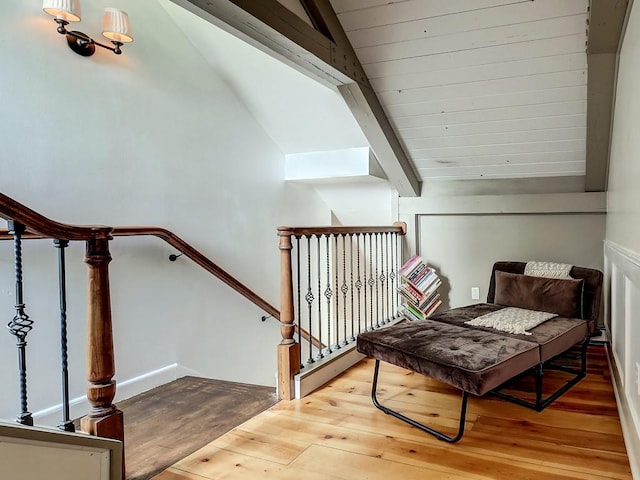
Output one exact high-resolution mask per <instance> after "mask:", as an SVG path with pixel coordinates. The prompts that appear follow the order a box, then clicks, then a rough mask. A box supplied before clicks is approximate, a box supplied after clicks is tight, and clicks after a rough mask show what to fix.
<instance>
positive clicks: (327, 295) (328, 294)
mask: <svg viewBox="0 0 640 480" xmlns="http://www.w3.org/2000/svg"><path fill="white" fill-rule="evenodd" d="M325 240H326V252H325V259H326V274H327V288H325V290H324V297H325V298H326V299H327V338H328V339H329V340H328V341H327V353H331V352H332V350H331V297H332V295H333V291H332V290H331V268H330V257H331V254H330V252H329V235H326V236H325Z"/></svg>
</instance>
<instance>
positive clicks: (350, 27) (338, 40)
mask: <svg viewBox="0 0 640 480" xmlns="http://www.w3.org/2000/svg"><path fill="white" fill-rule="evenodd" d="M172 2H174V3H177V4H180V5H182V6H184V7H185V8H187V9H190V10H191V11H192V12H193V13H196V14H197V15H199V16H200V17H202V18H204V19H206V20H207V21H208V22H209V23H214V24H216V25H221V26H222V27H223V28H225V29H227V31H230V32H232V33H234V32H235V33H236V34H237V33H238V32H239V35H238V36H239V37H240V38H244V39H245V40H247V39H248V41H249V42H253V44H254V45H257V46H258V48H260V49H262V50H263V51H266V52H268V53H269V54H270V55H273V56H274V57H275V58H280V59H283V60H284V61H285V62H286V63H287V64H289V65H293V66H295V67H297V68H298V70H300V71H304V72H305V73H306V74H307V75H309V76H311V77H314V76H315V77H317V79H318V80H320V81H321V82H323V83H324V84H330V85H333V86H335V87H337V91H339V92H340V93H341V95H342V97H343V98H344V101H345V102H346V104H347V105H348V107H349V109H350V110H351V113H352V114H353V116H354V118H355V119H356V121H357V122H358V124H359V125H360V127H361V128H362V130H363V133H364V135H365V137H366V139H367V141H368V142H369V144H370V145H371V148H372V149H373V151H374V153H375V154H376V156H377V157H378V160H379V161H380V164H381V165H382V167H383V169H384V170H385V172H386V173H387V176H388V177H389V179H390V181H391V183H392V184H394V186H395V187H396V188H397V189H398V191H399V193H400V194H401V195H415V194H419V191H420V189H419V182H420V181H422V182H426V181H432V180H469V179H522V178H530V179H534V178H535V179H538V178H539V179H547V180H549V179H553V178H554V177H556V180H559V179H558V178H557V177H572V180H573V184H574V185H575V183H576V182H575V180H576V179H581V180H580V182H581V183H582V184H583V185H584V187H585V190H594V191H598V190H599V191H602V190H604V189H605V187H606V171H607V162H608V160H607V157H608V142H609V131H610V115H611V104H612V100H611V98H612V97H611V96H612V93H613V86H614V72H615V54H616V50H617V43H618V38H619V35H620V30H621V28H622V27H621V26H622V24H623V19H624V14H625V11H626V6H627V3H628V0H278V1H275V0H261V2H253V1H250V0H172ZM594 6H595V8H594ZM595 11H597V15H595V17H594V12H595ZM590 22H591V25H589V23H590ZM592 32H594V33H592ZM588 36H591V37H594V38H595V40H594V38H588ZM236 60H238V59H237V57H236ZM588 63H589V65H592V64H593V65H596V66H597V68H593V66H592V68H591V69H588V68H587V64H588ZM284 88H285V89H286V86H285V87H284ZM312 108H313V107H312ZM588 113H589V115H588ZM567 181H569V179H568V178H567Z"/></svg>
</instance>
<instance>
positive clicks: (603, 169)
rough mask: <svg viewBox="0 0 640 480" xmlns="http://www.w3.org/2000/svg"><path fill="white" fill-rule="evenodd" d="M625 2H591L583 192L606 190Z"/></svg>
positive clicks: (625, 11) (626, 2)
mask: <svg viewBox="0 0 640 480" xmlns="http://www.w3.org/2000/svg"><path fill="white" fill-rule="evenodd" d="M628 3H629V0H618V1H611V0H591V1H590V2H589V27H588V28H589V35H588V42H587V65H588V79H587V85H588V90H587V145H586V149H587V157H586V172H585V191H587V192H604V191H605V190H606V189H607V181H608V171H609V154H610V148H611V147H610V143H611V128H612V120H613V105H614V99H615V87H616V72H617V56H618V46H619V43H620V38H621V33H622V31H623V27H624V23H625V16H626V13H627V7H628Z"/></svg>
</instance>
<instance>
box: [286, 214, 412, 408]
mask: <svg viewBox="0 0 640 480" xmlns="http://www.w3.org/2000/svg"><path fill="white" fill-rule="evenodd" d="M405 231H406V227H405V226H404V224H395V225H394V226H392V227H305V228H292V227H280V228H279V229H278V235H279V237H280V251H281V289H282V291H281V302H282V304H281V316H280V320H281V324H282V342H281V344H280V346H279V351H280V354H279V368H278V372H279V373H278V378H279V392H280V396H281V398H292V395H293V391H292V387H291V382H292V378H293V376H295V375H296V374H297V373H298V372H299V371H301V370H304V369H310V368H313V367H314V364H316V362H318V361H319V360H322V359H324V358H330V357H331V356H332V355H334V354H337V353H340V352H341V351H342V350H343V349H344V348H347V347H349V346H350V345H353V344H354V343H355V341H356V337H357V335H358V334H359V333H360V332H363V331H369V330H374V329H377V328H380V327H382V326H384V325H386V324H388V323H390V322H392V321H394V320H396V319H397V318H398V314H397V310H398V297H397V294H396V291H397V282H398V268H399V263H400V248H401V245H400V244H401V242H400V241H399V236H401V235H404V234H405ZM303 331H306V332H307V334H308V338H304V337H303V335H302V332H303ZM285 352H287V353H286V354H285Z"/></svg>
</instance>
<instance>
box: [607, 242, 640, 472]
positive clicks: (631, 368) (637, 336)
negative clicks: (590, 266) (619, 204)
mask: <svg viewBox="0 0 640 480" xmlns="http://www.w3.org/2000/svg"><path fill="white" fill-rule="evenodd" d="M604 261H605V282H607V285H606V286H605V292H607V296H608V297H609V298H610V299H611V303H610V307H609V308H607V309H606V310H605V314H606V315H607V318H605V326H606V330H607V337H608V338H609V340H610V360H611V370H612V378H613V382H614V389H615V393H616V398H617V400H618V410H619V412H620V422H621V424H622V430H623V432H624V437H625V443H626V446H627V452H628V455H629V463H630V465H631V470H632V472H633V478H637V479H640V348H638V343H639V341H640V257H639V256H638V254H637V253H635V252H632V251H630V250H627V249H625V248H623V247H621V246H619V245H617V244H615V243H613V242H609V241H607V242H605V247H604Z"/></svg>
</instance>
